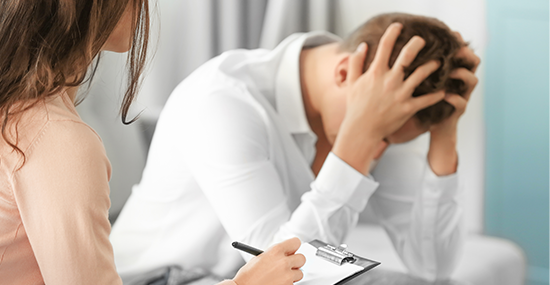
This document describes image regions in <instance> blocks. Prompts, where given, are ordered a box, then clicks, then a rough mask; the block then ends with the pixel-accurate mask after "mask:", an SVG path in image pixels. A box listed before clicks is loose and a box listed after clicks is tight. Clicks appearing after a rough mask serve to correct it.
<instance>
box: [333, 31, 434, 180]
mask: <svg viewBox="0 0 550 285" xmlns="http://www.w3.org/2000/svg"><path fill="white" fill-rule="evenodd" d="M402 28H403V26H402V25H401V24H400V23H394V24H391V25H390V26H389V27H388V29H387V30H386V32H385V33H384V35H383V36H382V38H381V40H380V44H379V46H378V50H377V52H376V56H375V58H374V60H373V62H372V64H371V65H370V67H369V69H368V70H367V72H365V73H364V74H362V70H363V65H364V62H365V56H366V52H367V46H366V44H364V43H362V44H361V45H359V47H358V49H357V51H356V52H355V53H354V54H352V55H351V56H350V67H349V74H348V76H347V78H346V81H347V86H348V87H347V88H349V93H348V94H349V95H348V102H347V110H346V116H345V118H344V121H343V122H342V125H341V127H340V131H339V132H338V136H337V137H336V142H335V144H334V147H333V149H332V151H333V153H334V154H336V155H337V156H338V157H339V158H340V159H342V160H344V161H345V162H346V163H348V164H349V165H350V166H352V167H353V168H355V169H356V170H358V171H359V172H361V173H363V174H366V173H367V172H368V169H369V165H370V162H371V160H372V158H373V157H374V155H375V153H376V151H377V149H379V148H380V147H381V144H382V143H383V142H382V140H383V139H384V138H385V137H387V136H388V135H389V134H392V133H394V132H395V131H397V130H398V129H399V128H400V127H401V126H402V125H403V124H404V123H405V122H406V121H407V120H408V119H409V118H411V117H412V116H413V115H414V114H415V113H416V112H417V111H418V110H421V109H423V108H425V107H428V106H430V105H433V104H435V103H436V102H438V101H440V100H442V99H443V98H444V96H445V94H444V92H443V91H440V92H437V93H433V94H427V95H423V96H419V97H416V98H413V97H412V93H413V91H414V89H415V88H416V87H417V86H418V85H419V84H420V83H421V82H422V81H424V80H425V79H426V78H427V77H428V76H429V75H430V74H432V73H433V72H434V71H435V70H437V69H438V68H439V63H438V62H436V61H431V62H428V63H426V64H424V65H422V66H420V67H418V68H417V69H416V70H415V71H414V72H413V73H412V74H411V75H410V76H409V77H408V78H407V79H406V80H405V79H404V78H405V72H404V67H407V66H409V65H410V64H411V63H412V62H413V60H414V59H415V58H416V56H417V54H418V53H419V52H420V50H421V49H422V48H423V47H424V45H425V44H426V42H425V41H424V40H423V39H422V38H420V37H418V36H415V37H413V38H412V39H411V40H410V41H409V42H408V43H407V44H406V45H405V47H404V48H403V50H401V52H400V54H399V56H398V58H397V60H396V62H395V64H394V65H393V67H392V68H391V69H390V68H389V59H390V56H391V53H392V51H393V47H394V45H395V41H396V40H397V37H399V34H400V33H401V29H402Z"/></svg>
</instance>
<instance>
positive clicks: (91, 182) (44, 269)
mask: <svg viewBox="0 0 550 285" xmlns="http://www.w3.org/2000/svg"><path fill="white" fill-rule="evenodd" d="M25 153H26V162H25V164H24V165H23V167H21V168H20V169H19V170H15V172H14V174H13V177H12V183H13V185H12V187H13V189H14V195H15V199H16V202H17V204H18V207H19V209H20V214H21V219H22V221H23V226H24V230H25V231H26V233H27V236H28V239H29V242H30V244H31V247H32V250H33V252H34V254H35V257H36V260H37V262H38V266H39V268H40V272H41V274H42V277H43V278H44V282H45V283H46V284H122V281H121V280H120V277H119V276H118V274H117V272H116V268H115V264H114V257H113V250H112V247H111V244H110V242H109V233H110V230H111V225H110V223H109V220H108V210H109V207H110V200H109V179H110V173H111V166H110V163H109V161H108V159H107V156H106V154H105V150H104V148H103V144H102V143H101V141H100V139H99V137H98V136H97V134H96V133H95V132H94V131H93V130H92V129H91V128H90V127H89V126H87V125H85V124H84V123H82V122H78V121H70V120H67V121H50V122H48V123H47V124H46V125H45V126H44V128H43V129H42V131H41V132H40V133H39V134H38V135H37V137H36V138H35V140H34V142H33V143H32V144H31V146H30V147H29V148H28V149H27V150H26V152H25Z"/></svg>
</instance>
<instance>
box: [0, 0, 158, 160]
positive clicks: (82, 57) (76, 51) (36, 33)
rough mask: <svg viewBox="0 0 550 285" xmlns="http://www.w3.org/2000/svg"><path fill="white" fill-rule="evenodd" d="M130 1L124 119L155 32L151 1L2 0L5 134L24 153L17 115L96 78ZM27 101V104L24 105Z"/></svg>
mask: <svg viewBox="0 0 550 285" xmlns="http://www.w3.org/2000/svg"><path fill="white" fill-rule="evenodd" d="M128 5H133V8H134V9H133V11H134V21H133V23H134V25H133V31H134V32H133V43H132V47H131V49H130V51H129V52H128V62H127V66H128V88H127V90H126V93H125V94H124V98H123V100H122V106H121V109H120V110H121V117H122V122H123V123H124V124H129V123H131V122H133V121H134V120H135V119H132V120H130V121H128V120H127V115H128V110H129V108H130V105H131V103H132V102H133V100H134V98H135V96H136V93H137V92H138V89H139V85H140V81H141V74H142V73H143V70H144V66H145V61H146V54H147V42H148V37H149V6H148V1H147V0H32V1H29V0H0V116H1V118H2V120H1V133H2V137H3V139H4V140H5V141H6V142H7V143H8V144H9V145H10V146H11V147H13V148H14V149H15V150H16V151H17V152H19V153H20V154H21V155H23V157H24V153H23V152H22V151H21V150H20V149H19V148H18V147H17V130H16V129H15V135H14V136H13V135H8V133H11V132H8V131H7V129H8V125H9V124H11V122H12V120H13V119H14V117H15V114H16V113H18V112H21V111H23V110H24V108H25V109H26V108H28V106H32V105H33V104H34V103H36V102H38V101H39V100H40V99H43V98H46V97H49V96H52V95H55V94H57V93H59V92H60V91H61V90H62V89H63V88H65V87H73V86H80V85H82V84H83V83H84V82H85V81H87V80H91V79H92V78H93V75H94V73H95V69H89V67H90V66H91V65H92V63H93V61H94V59H97V60H99V56H98V55H99V53H100V52H101V48H102V47H103V45H104V44H105V42H106V41H107V39H108V38H109V36H110V35H111V33H112V32H113V30H114V29H115V27H116V25H117V24H118V22H119V21H120V19H121V18H122V16H123V13H124V11H125V10H126V8H127V6H128ZM21 106H24V107H21Z"/></svg>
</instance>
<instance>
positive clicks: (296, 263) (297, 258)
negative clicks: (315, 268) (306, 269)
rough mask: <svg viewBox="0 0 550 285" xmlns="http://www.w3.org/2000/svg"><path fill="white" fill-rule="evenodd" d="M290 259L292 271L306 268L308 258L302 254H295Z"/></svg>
mask: <svg viewBox="0 0 550 285" xmlns="http://www.w3.org/2000/svg"><path fill="white" fill-rule="evenodd" d="M288 258H289V263H290V267H291V268H292V269H298V268H301V267H302V266H304V264H306V257H305V256H304V255H303V254H300V253H298V254H294V255H291V256H289V257H288Z"/></svg>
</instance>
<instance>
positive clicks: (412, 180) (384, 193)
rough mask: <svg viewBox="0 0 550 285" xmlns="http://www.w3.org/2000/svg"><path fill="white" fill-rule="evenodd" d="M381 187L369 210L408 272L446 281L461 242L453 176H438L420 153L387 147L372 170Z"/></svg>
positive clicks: (371, 201)
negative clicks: (384, 231) (386, 234)
mask: <svg viewBox="0 0 550 285" xmlns="http://www.w3.org/2000/svg"><path fill="white" fill-rule="evenodd" d="M373 176H374V177H375V178H376V180H377V181H378V182H379V183H380V187H379V189H378V190H377V191H376V193H375V194H374V195H373V196H372V197H371V200H370V201H369V207H368V208H369V209H372V212H373V214H374V216H375V218H376V219H378V220H379V221H380V223H381V224H382V226H383V227H384V228H385V229H386V232H387V233H388V235H389V237H390V238H391V240H392V242H393V245H394V247H395V249H396V251H397V253H398V254H399V256H400V257H401V260H402V261H403V263H404V264H405V265H406V266H407V268H408V269H409V271H410V273H411V274H413V275H416V276H419V277H422V278H425V279H428V280H436V279H447V278H449V277H450V275H451V273H452V271H453V269H454V268H455V266H456V263H457V259H458V257H459V250H460V248H461V245H462V242H463V233H462V227H461V216H462V212H461V208H460V206H459V203H458V201H457V195H458V193H459V192H460V191H459V188H460V184H459V177H460V175H459V174H458V173H455V174H451V175H447V176H437V175H436V174H435V173H434V172H433V171H432V169H431V167H430V166H429V163H428V161H427V159H426V156H425V155H424V154H423V153H420V152H417V151H414V150H410V149H407V147H406V145H401V146H396V147H390V148H389V149H388V150H387V151H386V153H385V154H384V156H383V157H382V159H381V160H380V163H379V164H378V165H377V166H376V169H375V170H374V171H373Z"/></svg>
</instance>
